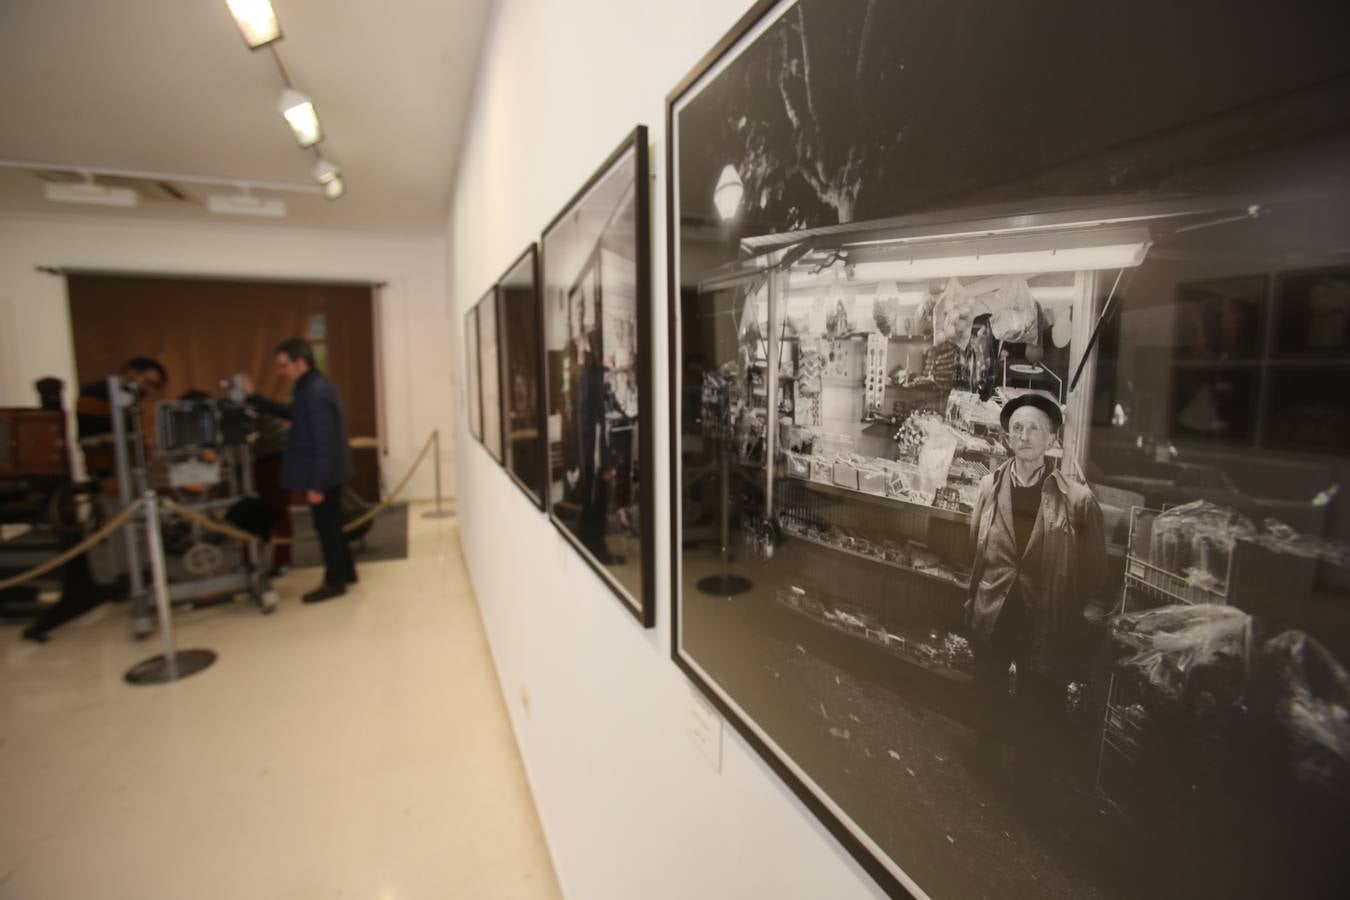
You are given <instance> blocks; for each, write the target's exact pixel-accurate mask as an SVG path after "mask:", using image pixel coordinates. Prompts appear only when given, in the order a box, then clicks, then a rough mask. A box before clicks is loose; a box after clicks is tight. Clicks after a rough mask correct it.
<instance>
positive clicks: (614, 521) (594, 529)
mask: <svg viewBox="0 0 1350 900" xmlns="http://www.w3.org/2000/svg"><path fill="white" fill-rule="evenodd" d="M647 182H648V174H647V130H646V128H644V127H642V126H639V127H638V128H637V129H636V130H635V131H634V132H633V134H632V135H630V136H629V137H628V139H627V140H625V141H624V143H623V144H622V145H621V146H620V147H619V149H618V150H616V151H615V152H614V154H613V155H612V156H611V157H610V159H609V160H608V161H606V163H605V164H604V165H603V166H601V168H600V170H599V171H598V172H596V174H595V175H594V176H593V177H592V178H591V180H590V181H589V182H588V183H587V184H586V185H585V186H584V187H583V188H582V189H581V191H580V192H579V193H578V194H577V195H576V196H575V197H574V198H573V199H572V200H571V202H569V203H568V205H567V207H566V208H565V209H564V210H563V211H562V212H561V213H560V214H559V215H558V216H557V218H555V219H554V220H553V222H552V223H551V224H550V225H549V226H548V228H547V229H546V230H545V231H544V237H543V241H542V247H543V296H544V348H545V372H546V376H547V385H548V386H547V401H548V444H549V483H548V491H549V514H550V516H552V518H553V521H554V523H555V524H556V525H557V527H558V529H559V530H560V531H561V532H562V533H563V535H564V536H565V537H566V538H567V539H568V541H569V542H570V543H571V544H572V546H573V547H575V548H576V549H577V551H578V552H579V553H580V554H581V555H582V557H583V558H584V559H585V560H586V561H587V562H588V563H589V564H590V565H591V567H592V568H594V569H595V571H596V572H597V573H598V574H599V575H600V576H601V578H602V579H604V581H605V582H606V584H608V585H609V586H610V588H611V589H612V590H613V591H614V592H615V594H617V595H618V597H619V598H620V599H621V600H622V601H623V602H624V604H625V605H626V606H627V607H628V609H629V611H630V612H632V613H633V614H634V615H635V616H637V617H638V619H639V620H640V621H641V622H642V623H643V624H644V625H646V626H651V625H652V624H653V622H654V621H655V598H654V596H653V595H654V593H655V579H656V560H655V551H654V546H653V541H654V536H653V527H652V509H653V503H654V501H653V496H652V488H653V481H652V476H651V467H652V452H651V440H652V436H651V435H652V433H651V426H650V420H649V419H648V414H649V410H650V407H651V379H652V375H651V353H650V349H649V346H648V345H649V343H650V340H651V338H650V334H651V326H650V321H649V318H650V310H651V285H650V274H649V273H650V249H649V241H650V237H649V225H648V199H647V198H648V193H649V191H648V186H647Z"/></svg>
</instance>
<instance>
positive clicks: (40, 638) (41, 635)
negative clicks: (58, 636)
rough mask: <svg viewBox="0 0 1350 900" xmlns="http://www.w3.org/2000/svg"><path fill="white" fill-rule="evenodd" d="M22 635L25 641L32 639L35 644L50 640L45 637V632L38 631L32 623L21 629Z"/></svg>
mask: <svg viewBox="0 0 1350 900" xmlns="http://www.w3.org/2000/svg"><path fill="white" fill-rule="evenodd" d="M22 637H23V639H24V640H25V641H32V642H33V643H35V644H45V643H47V641H48V640H50V639H49V638H48V637H47V632H45V631H38V630H37V629H36V628H34V627H33V626H32V625H29V626H28V627H27V628H25V629H24V630H23V635H22Z"/></svg>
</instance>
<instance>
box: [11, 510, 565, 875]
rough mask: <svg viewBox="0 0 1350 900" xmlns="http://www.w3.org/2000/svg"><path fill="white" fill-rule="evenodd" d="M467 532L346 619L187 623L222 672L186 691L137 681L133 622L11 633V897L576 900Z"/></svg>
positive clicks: (290, 612) (312, 574)
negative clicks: (557, 875) (524, 753)
mask: <svg viewBox="0 0 1350 900" xmlns="http://www.w3.org/2000/svg"><path fill="white" fill-rule="evenodd" d="M454 521H455V520H453V519H449V520H441V521H427V520H423V519H422V518H421V516H420V510H417V509H414V511H413V513H412V514H411V515H410V529H411V535H410V537H411V546H410V552H409V559H408V560H406V561H398V562H384V563H370V564H367V565H363V566H361V569H360V574H361V583H360V584H359V585H358V586H357V587H356V588H355V589H354V590H353V591H351V592H350V593H349V594H348V595H347V596H346V597H343V598H340V599H338V600H335V601H332V602H330V603H325V604H320V605H317V606H312V607H306V606H302V605H301V604H300V602H299V595H300V594H301V593H302V592H303V591H305V590H307V589H309V588H310V587H312V586H313V584H314V583H315V582H316V581H317V577H318V576H317V570H302V571H297V572H293V573H291V574H290V575H288V576H287V577H286V578H284V579H282V580H281V581H280V582H278V585H279V589H280V593H281V603H280V606H279V609H278V610H277V612H276V613H275V614H274V615H272V616H267V617H264V616H262V615H261V614H259V613H258V612H257V611H256V610H255V609H254V608H252V607H251V606H249V605H246V604H243V603H236V604H232V605H228V606H224V607H217V608H214V609H209V610H200V611H182V612H179V614H178V615H177V634H178V640H179V646H180V647H183V648H187V647H197V646H200V647H207V648H210V649H212V650H215V651H216V652H217V653H219V654H220V659H219V661H218V662H217V663H216V664H215V666H213V667H212V668H211V669H209V670H207V671H206V672H204V673H202V674H199V675H196V676H194V677H192V678H189V679H186V680H184V681H181V682H179V683H177V684H175V685H170V686H157V687H131V686H128V685H126V684H125V683H124V682H123V681H122V675H123V673H124V672H125V671H126V669H127V668H129V667H130V666H131V665H132V664H133V663H135V662H137V661H138V660H140V659H142V658H144V657H146V656H149V655H152V654H154V653H156V652H158V650H159V647H158V645H157V643H156V640H157V639H152V640H150V641H147V642H142V643H133V642H132V641H131V640H130V639H129V637H128V636H127V634H128V631H127V621H126V607H125V606H122V605H110V606H105V607H103V608H102V609H100V610H97V611H95V612H94V613H91V614H90V615H88V616H86V617H85V618H83V619H81V620H77V621H76V622H73V623H71V624H69V625H67V626H65V627H64V628H62V629H61V630H59V631H57V632H55V633H54V635H53V640H52V642H51V643H50V644H47V645H46V646H36V645H33V644H30V643H27V642H24V641H20V640H19V629H18V628H13V627H5V628H3V629H0V664H2V665H3V670H2V671H0V898H5V900H9V898H13V900H47V898H52V900H55V898H60V900H83V898H91V900H92V898H98V900H120V898H126V900H160V898H163V900H187V898H191V900H211V898H221V900H240V898H250V900H267V898H275V900H314V898H370V900H413V898H437V900H440V898H473V900H493V898H510V900H517V898H519V900H532V898H556V897H559V896H560V893H559V891H558V888H557V885H556V882H555V880H554V876H553V871H552V868H551V866H550V863H549V859H548V853H547V849H546V847H545V845H544V842H543V838H542V836H541V833H540V829H539V825H538V820H537V819H536V817H535V812H534V806H533V803H532V801H531V798H530V794H529V789H528V787H527V785H526V782H525V779H524V774H523V772H522V769H521V766H520V760H519V757H518V755H517V752H516V747H515V743H514V740H513V738H512V735H511V729H510V725H509V723H508V721H507V718H506V711H505V708H504V707H503V704H502V698H501V694H500V692H499V688H498V683H497V680H496V676H495V674H494V672H493V669H492V662H491V658H490V656H489V654H488V648H487V644H486V642H485V639H484V636H483V630H482V624H481V621H480V619H479V616H478V610H477V607H476V605H475V602H474V598H473V593H472V589H471V588H470V586H469V581H468V577H467V574H466V572H465V569H464V563H463V561H462V558H461V556H460V552H459V543H458V537H457V532H456V530H455V524H454Z"/></svg>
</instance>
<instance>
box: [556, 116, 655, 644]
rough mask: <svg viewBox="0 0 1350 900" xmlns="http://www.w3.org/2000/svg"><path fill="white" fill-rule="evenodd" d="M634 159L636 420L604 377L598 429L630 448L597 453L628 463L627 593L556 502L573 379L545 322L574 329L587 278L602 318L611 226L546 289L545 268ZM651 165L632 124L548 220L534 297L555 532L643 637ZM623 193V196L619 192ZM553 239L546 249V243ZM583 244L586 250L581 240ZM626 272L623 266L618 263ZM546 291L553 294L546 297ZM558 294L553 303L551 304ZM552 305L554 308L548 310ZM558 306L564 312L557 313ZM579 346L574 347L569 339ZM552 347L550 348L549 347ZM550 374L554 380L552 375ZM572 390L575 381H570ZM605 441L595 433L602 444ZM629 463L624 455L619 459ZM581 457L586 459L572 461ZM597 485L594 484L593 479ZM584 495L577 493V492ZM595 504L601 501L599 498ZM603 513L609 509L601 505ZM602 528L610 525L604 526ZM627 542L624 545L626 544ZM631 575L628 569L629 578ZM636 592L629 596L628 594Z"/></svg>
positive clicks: (564, 472) (563, 476) (651, 602)
mask: <svg viewBox="0 0 1350 900" xmlns="http://www.w3.org/2000/svg"><path fill="white" fill-rule="evenodd" d="M630 158H631V165H632V167H633V182H632V184H633V186H632V192H631V200H630V199H623V200H622V205H621V206H620V207H618V208H616V211H615V214H616V215H618V214H621V215H627V214H628V213H627V212H626V208H627V207H628V206H629V205H630V204H631V215H632V224H633V227H632V238H631V239H632V247H631V253H630V254H629V257H630V258H631V276H632V293H633V312H634V315H635V322H632V323H629V324H628V325H625V326H623V327H624V328H627V329H629V330H632V331H635V334H633V335H632V337H633V338H634V341H633V342H634V343H635V345H636V353H635V358H634V360H633V365H632V367H631V373H629V375H628V376H627V377H631V380H632V381H633V382H635V384H629V385H627V388H626V390H625V392H624V393H625V395H627V396H628V397H629V398H630V399H631V395H633V394H635V396H636V404H637V411H636V414H632V413H631V412H630V408H631V407H630V404H628V403H627V402H622V403H617V404H616V403H615V402H614V401H613V390H612V389H613V385H612V384H611V383H610V379H609V376H606V387H605V391H606V395H607V397H609V398H610V399H608V400H606V401H605V408H606V409H607V413H606V420H607V421H608V422H610V425H607V426H605V428H606V432H608V431H609V429H610V426H611V425H613V424H615V422H614V420H615V419H616V418H618V419H619V420H620V422H619V427H620V428H622V429H623V430H625V431H626V433H627V435H628V437H627V440H628V444H627V445H626V448H624V449H623V450H615V449H614V446H615V443H616V441H615V440H614V438H613V436H611V437H609V438H606V439H605V446H606V447H607V448H608V450H602V451H601V452H602V453H606V452H612V453H613V454H614V455H615V456H616V457H619V458H620V459H627V460H630V462H629V463H627V464H626V465H620V466H617V467H616V468H614V469H611V471H612V472H618V473H620V474H617V475H615V476H614V481H619V480H620V479H621V478H622V473H624V472H626V473H627V477H626V483H627V485H628V488H627V490H628V495H627V502H626V503H625V504H624V505H625V507H626V511H625V515H627V516H628V517H629V521H630V522H631V521H632V519H633V517H634V516H635V517H636V521H637V525H638V529H639V532H640V534H639V535H638V539H637V542H636V544H637V549H638V551H639V554H640V557H641V559H640V560H639V572H638V573H636V574H637V577H636V578H635V579H634V578H631V577H629V579H628V582H629V583H627V584H625V582H624V580H623V579H622V578H621V577H620V575H618V574H616V572H615V571H614V568H617V567H618V566H620V565H624V564H625V563H627V560H624V561H623V562H615V561H614V560H613V559H612V560H611V561H610V563H609V564H606V563H605V562H602V561H601V559H599V558H597V555H596V553H595V552H593V551H592V550H591V549H590V548H588V546H587V543H588V541H587V540H583V539H582V536H581V535H580V533H579V531H580V527H577V526H576V523H575V521H573V520H580V519H581V518H582V517H584V516H586V515H587V513H586V511H585V510H584V508H582V509H580V510H579V511H578V512H577V513H575V514H573V515H570V516H569V506H572V507H575V506H577V504H576V503H575V502H570V503H569V501H568V500H567V499H566V497H565V495H564V496H563V497H557V496H555V494H558V493H560V492H565V491H567V490H573V491H575V490H576V489H577V487H576V483H575V482H574V483H573V484H571V485H568V482H567V479H568V477H569V475H568V469H567V463H568V454H567V453H566V452H565V447H564V443H565V441H566V437H565V436H564V434H563V432H564V431H568V432H569V434H570V431H571V429H570V428H569V427H567V423H565V422H564V419H565V418H569V417H571V416H574V413H570V412H569V410H570V406H569V403H570V400H568V399H567V398H569V397H570V396H571V394H572V391H573V388H572V387H571V386H569V385H566V384H564V383H563V380H564V378H565V377H567V376H564V372H565V371H570V370H569V369H568V368H566V367H567V366H569V365H570V363H568V362H564V360H565V359H567V358H568V353H569V349H568V348H569V345H568V338H566V337H565V336H563V335H562V334H561V333H560V332H558V331H557V329H555V328H554V327H553V326H554V323H555V321H556V319H557V315H556V314H551V311H552V309H553V306H559V308H560V309H565V310H566V312H565V313H564V315H565V317H566V319H567V322H568V324H567V326H566V327H567V329H569V330H570V328H571V325H572V318H571V317H572V315H573V311H574V310H573V307H574V305H576V304H578V303H580V304H582V305H584V301H579V300H578V299H577V298H578V296H579V292H580V290H581V285H582V282H583V279H584V278H587V277H589V278H592V279H594V281H595V284H596V288H595V290H596V291H597V293H596V295H595V296H596V297H597V299H596V300H595V301H594V306H595V310H593V311H592V313H591V314H592V315H600V314H601V313H599V312H598V311H597V310H598V309H599V307H600V301H599V299H598V297H599V294H598V291H599V284H600V279H601V278H602V272H601V271H600V270H601V266H602V259H603V257H604V254H602V252H601V249H602V248H601V243H602V240H603V239H604V234H605V231H606V229H607V228H608V227H609V225H608V223H606V224H605V225H604V226H603V227H602V228H601V229H600V230H598V231H597V232H596V234H595V236H594V237H593V238H592V239H591V240H590V244H593V246H589V245H588V246H589V249H587V250H586V251H585V252H584V253H583V254H582V256H581V258H580V259H578V260H572V261H569V264H572V265H574V266H575V267H576V268H577V271H576V272H572V271H569V272H568V273H566V274H565V276H564V277H565V281H566V284H565V285H564V284H563V283H562V282H558V283H554V282H553V281H550V278H551V277H553V275H554V272H553V270H551V269H550V263H551V262H552V263H553V264H554V265H555V266H556V265H557V264H558V262H557V261H558V260H561V259H564V254H563V253H562V252H560V249H558V248H557V244H556V241H558V240H561V239H562V238H561V234H562V233H561V232H560V229H561V228H562V227H563V226H564V224H565V223H567V221H568V220H569V217H572V216H576V215H579V210H580V208H581V204H583V202H584V201H585V200H586V199H587V197H588V196H589V195H591V194H592V192H593V191H595V190H597V189H599V188H601V187H603V185H604V184H605V182H606V179H608V178H609V177H610V176H612V175H616V174H620V172H621V168H620V167H622V166H626V165H627V164H628V162H629V160H630ZM650 171H651V170H650V163H649V160H648V137H647V128H646V126H644V125H638V126H637V127H636V128H634V130H633V131H632V132H631V133H630V134H629V135H628V136H627V137H625V138H624V140H623V141H622V142H621V143H620V144H619V146H618V147H616V148H615V150H614V151H613V152H612V153H611V154H610V155H609V157H608V158H607V159H606V160H605V162H604V163H603V164H602V165H601V166H600V167H599V168H598V169H597V170H596V171H595V172H594V174H592V175H591V177H590V178H588V179H587V180H586V183H585V184H583V185H582V186H581V188H580V189H579V190H578V191H577V192H576V193H575V194H574V195H573V196H572V197H571V199H569V200H568V202H567V203H566V204H565V205H564V206H563V208H562V209H561V210H560V211H559V212H558V214H557V215H556V216H554V217H553V219H552V220H550V222H549V224H548V225H547V226H546V227H545V228H544V230H543V233H542V235H541V237H540V240H539V266H540V270H539V271H540V281H539V284H540V295H541V298H542V303H541V305H542V307H543V335H544V340H543V346H544V353H545V361H544V365H543V370H544V371H543V377H544V398H545V400H544V404H543V406H544V408H545V412H546V415H547V418H548V420H549V421H548V424H547V426H546V433H547V429H552V428H554V425H555V422H554V420H555V419H556V420H557V422H556V424H557V429H558V435H557V437H558V440H557V441H556V444H557V452H556V453H555V440H554V435H553V434H551V433H550V435H549V457H550V462H549V472H548V480H547V493H548V502H547V509H548V513H549V518H550V520H551V521H552V522H553V524H554V526H555V527H556V528H557V529H558V532H559V533H560V534H561V535H562V536H563V537H564V539H566V540H567V542H568V543H569V544H571V545H572V547H573V549H575V550H576V551H577V553H578V554H579V555H580V556H581V558H582V559H583V560H585V561H586V563H587V565H589V566H590V567H591V568H592V569H593V570H594V571H595V573H596V574H597V575H598V576H599V577H600V579H601V580H602V581H603V582H604V583H605V584H606V585H607V586H608V587H609V589H610V590H611V592H612V593H613V594H614V596H615V597H616V598H617V599H618V600H619V601H620V603H621V605H622V606H623V607H624V608H625V609H626V610H628V611H629V613H631V614H632V615H633V617H634V618H636V619H637V620H638V622H640V623H641V624H642V626H643V627H644V628H651V627H652V626H654V625H655V624H656V531H655V529H656V521H655V506H656V499H655V479H656V477H657V474H656V467H655V459H654V438H653V427H652V409H653V402H654V397H653V392H654V389H653V383H652V382H653V375H652V365H653V359H652V290H651V224H650V220H651V200H650V183H651V175H650ZM624 193H625V194H626V189H625V192H624ZM551 239H552V241H551ZM551 242H552V243H554V244H555V249H554V251H553V252H552V253H550V250H549V247H550V243H551ZM582 243H585V241H582ZM625 267H627V264H626V263H625ZM551 292H553V293H551ZM554 294H557V296H554ZM551 304H552V305H551ZM560 304H561V306H560ZM577 314H578V315H579V316H581V318H582V322H581V327H582V328H583V329H584V317H585V313H584V312H578V313H577ZM603 334H604V326H603V323H602V322H595V323H594V327H593V329H592V330H591V332H590V335H591V337H589V338H588V340H595V339H598V340H600V341H603V340H604V337H603ZM576 339H577V338H575V337H574V338H573V340H576ZM555 345H556V347H555ZM609 352H611V351H608V350H606V349H605V348H603V347H602V348H601V358H607V356H606V354H607V353H609ZM555 369H556V371H555ZM572 384H575V382H572ZM615 406H618V407H619V410H620V412H619V413H616V412H615ZM633 429H635V430H636V432H637V440H636V442H635V445H634V442H632V437H631V435H632V430H633ZM606 432H601V434H602V435H604V434H606ZM634 450H635V451H636V464H635V465H634V464H632V463H631V459H632V458H633V451H634ZM625 454H626V455H625ZM579 455H584V454H579ZM571 471H572V474H576V472H580V473H582V474H581V475H579V476H578V477H579V478H580V479H581V480H582V481H581V483H582V484H584V483H585V480H586V478H587V476H586V475H585V471H586V464H584V463H581V464H579V465H578V466H577V467H574V468H573V470H571ZM590 477H591V479H594V478H595V476H594V475H592V476H590ZM634 478H635V479H636V481H637V486H636V490H633V488H632V481H633V480H634ZM621 489H622V486H619V487H615V486H614V485H613V483H612V482H611V486H609V487H607V488H606V492H608V491H618V490H621ZM583 490H584V488H583ZM602 496H607V494H606V495H602ZM605 506H606V508H608V506H609V503H608V501H606V503H605ZM606 522H607V517H606ZM607 532H608V525H607V524H605V525H602V526H601V529H600V533H599V534H598V535H595V534H593V535H591V537H590V538H589V541H590V542H591V543H594V542H595V541H596V540H601V541H604V550H605V551H606V552H608V551H609V547H610V544H611V536H610V535H608V534H607ZM630 542H631V538H630ZM630 571H631V570H630ZM634 587H636V591H635V590H634V589H633V588H634Z"/></svg>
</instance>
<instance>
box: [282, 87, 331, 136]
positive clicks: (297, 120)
mask: <svg viewBox="0 0 1350 900" xmlns="http://www.w3.org/2000/svg"><path fill="white" fill-rule="evenodd" d="M278 106H279V107H280V109H281V114H282V115H283V116H285V117H286V122H287V123H288V124H289V125H290V126H291V131H292V132H293V133H294V134H295V140H296V142H297V143H298V144H299V145H300V146H301V147H313V146H314V145H315V144H317V143H318V142H319V141H321V140H323V130H322V129H320V128H319V113H318V112H317V111H316V110H315V109H314V101H313V100H311V99H309V97H307V96H305V95H304V94H302V93H300V92H299V91H297V90H295V88H286V90H284V91H282V92H281V103H280V104H278Z"/></svg>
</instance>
